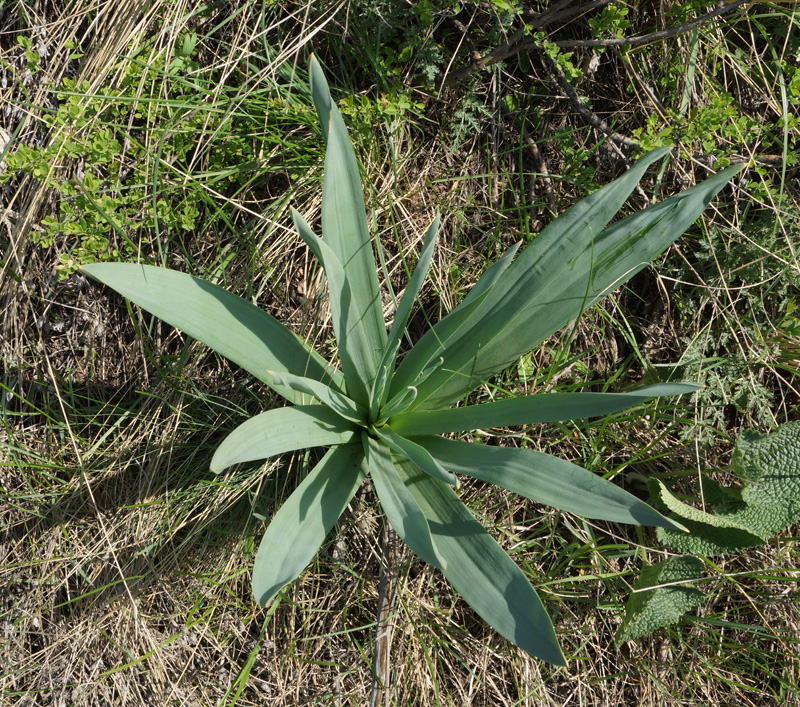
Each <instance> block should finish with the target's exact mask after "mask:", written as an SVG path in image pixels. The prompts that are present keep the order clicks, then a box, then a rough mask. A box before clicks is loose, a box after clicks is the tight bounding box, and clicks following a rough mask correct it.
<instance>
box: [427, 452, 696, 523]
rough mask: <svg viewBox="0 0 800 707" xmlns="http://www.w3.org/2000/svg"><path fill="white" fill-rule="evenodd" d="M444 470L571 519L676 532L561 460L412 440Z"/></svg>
mask: <svg viewBox="0 0 800 707" xmlns="http://www.w3.org/2000/svg"><path fill="white" fill-rule="evenodd" d="M412 441H414V442H417V443H418V444H420V445H421V446H423V447H425V449H427V450H428V451H429V452H430V453H431V456H433V458H434V459H436V460H437V461H438V462H439V463H440V464H441V465H442V466H443V467H445V468H446V469H448V470H450V471H452V472H453V473H455V474H465V475H467V476H472V477H473V478H476V479H481V480H482V481H486V482H488V483H490V484H495V485H497V486H500V487H501V488H504V489H507V490H508V491H513V492H514V493H517V494H519V495H521V496H525V497H526V498H530V499H532V500H534V501H538V502H539V503H544V504H546V505H548V506H552V507H553V508H558V509H559V510H562V511H568V512H569V513H577V514H578V515H582V516H586V517H587V518H598V519H601V520H608V521H612V522H615V523H632V524H634V525H650V526H660V527H667V528H675V527H679V528H680V525H678V524H677V523H675V522H673V521H671V520H669V519H668V518H665V517H664V516H662V515H661V514H660V513H659V512H658V511H656V510H655V509H654V508H652V507H650V506H649V505H647V504H646V503H645V502H644V501H642V500H640V499H638V498H636V496H633V495H632V494H630V493H628V492H627V491H625V490H623V489H621V488H619V487H618V486H616V485H614V484H612V483H611V482H610V481H607V480H606V479H604V478H603V477H601V476H598V475H597V474H593V473H592V472H591V471H588V470H586V469H584V468H583V467H580V466H577V465H575V464H572V463H570V462H568V461H566V460H564V459H559V458H558V457H554V456H551V455H549V454H543V453H542V452H537V451H533V450H529V449H514V448H511V447H495V446H489V445H484V444H469V443H467V442H457V441H454V440H451V439H445V438H444V437H414V438H412Z"/></svg>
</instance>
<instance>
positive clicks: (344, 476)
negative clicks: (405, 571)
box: [253, 444, 365, 606]
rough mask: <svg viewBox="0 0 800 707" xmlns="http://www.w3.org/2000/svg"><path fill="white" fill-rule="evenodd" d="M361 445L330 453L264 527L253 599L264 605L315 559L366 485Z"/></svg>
mask: <svg viewBox="0 0 800 707" xmlns="http://www.w3.org/2000/svg"><path fill="white" fill-rule="evenodd" d="M363 461H364V453H363V451H362V449H361V445H360V444H345V445H341V446H339V447H333V448H332V449H331V450H329V451H328V453H327V454H326V455H325V456H324V457H323V458H322V459H321V460H320V462H319V463H318V464H317V465H316V466H315V467H314V468H313V469H312V470H311V471H310V472H309V474H308V476H306V478H305V479H303V481H302V483H301V484H300V485H299V486H298V487H297V488H296V489H295V490H294V492H293V493H292V495H291V496H289V498H288V499H287V500H286V502H285V503H284V504H283V505H282V506H281V507H280V508H279V509H278V511H277V512H276V513H275V515H274V516H273V518H272V522H271V523H270V524H269V525H268V526H267V530H266V532H265V533H264V537H263V538H262V540H261V545H260V546H259V548H258V553H257V554H256V560H255V565H254V566H253V595H254V596H255V599H256V601H257V602H258V603H259V604H260V605H261V606H264V605H266V604H267V603H268V602H269V601H270V600H271V599H272V598H273V597H274V596H275V595H276V594H277V593H278V592H279V591H280V590H281V589H283V588H284V587H285V586H286V585H287V584H289V583H290V582H293V581H294V580H295V579H297V577H298V576H299V575H300V573H301V572H302V571H303V570H304V569H305V568H306V566H307V565H308V563H309V562H311V560H313V559H314V556H315V555H316V554H317V550H319V548H320V546H321V545H322V543H323V542H324V541H325V538H326V537H327V535H328V533H329V532H330V530H331V528H332V527H333V524H334V523H335V522H336V521H337V520H338V519H339V516H340V515H341V514H342V512H343V511H344V509H345V508H347V504H348V503H350V501H351V500H352V498H353V496H354V495H355V493H356V491H357V490H358V487H359V486H360V485H361V482H362V481H363V480H364V478H365V477H364V472H363V468H362V464H363Z"/></svg>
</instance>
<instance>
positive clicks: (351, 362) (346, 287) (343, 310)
mask: <svg viewBox="0 0 800 707" xmlns="http://www.w3.org/2000/svg"><path fill="white" fill-rule="evenodd" d="M292 220H293V221H294V225H295V228H296V229H297V233H298V234H299V235H300V237H301V238H302V239H303V241H304V242H305V243H306V245H307V246H308V247H309V248H310V249H311V252H312V253H314V255H315V256H316V258H317V260H319V262H320V264H321V265H322V267H323V269H324V270H325V277H326V279H327V281H328V295H329V299H330V305H331V317H332V319H333V331H334V333H335V334H336V341H337V342H339V358H340V359H341V362H342V371H343V372H344V377H345V380H346V381H347V390H348V393H349V394H350V395H351V396H352V397H353V398H354V399H355V400H357V401H358V402H359V403H360V404H362V405H366V404H367V401H368V399H369V395H368V388H367V382H366V379H365V376H364V371H365V370H368V369H369V368H370V367H371V366H372V355H371V354H370V353H369V347H370V346H371V342H370V341H369V340H368V339H366V338H364V334H365V332H366V329H365V328H364V327H363V326H362V323H361V318H362V317H363V314H364V312H363V310H360V309H359V308H358V302H357V301H356V300H355V298H354V297H353V293H352V288H351V286H350V281H349V280H348V279H347V276H346V275H345V272H344V266H343V265H342V263H341V262H340V261H339V258H338V257H337V256H336V253H334V252H333V249H331V248H330V247H329V246H328V244H327V243H325V241H323V240H322V239H320V238H317V236H316V235H315V234H314V232H313V231H312V230H311V226H309V225H308V223H306V221H305V219H304V218H303V217H302V216H301V215H300V213H299V212H297V211H295V210H294V209H292ZM342 342H348V343H349V345H347V346H344V345H342Z"/></svg>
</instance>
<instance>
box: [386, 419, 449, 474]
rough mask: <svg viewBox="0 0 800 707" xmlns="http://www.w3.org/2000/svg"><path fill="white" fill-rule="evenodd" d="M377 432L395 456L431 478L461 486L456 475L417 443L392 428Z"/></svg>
mask: <svg viewBox="0 0 800 707" xmlns="http://www.w3.org/2000/svg"><path fill="white" fill-rule="evenodd" d="M375 432H376V433H377V435H378V437H379V438H380V439H381V441H382V442H383V443H384V444H385V445H386V446H387V447H389V449H391V450H392V451H393V452H394V453H395V454H398V455H399V456H401V457H404V458H405V459H408V460H409V461H410V462H412V463H413V464H415V465H416V466H418V467H419V468H420V469H422V471H424V472H425V473H426V474H429V475H430V476H431V478H434V479H437V480H438V481H442V482H444V483H446V484H450V485H451V486H455V487H456V488H458V487H460V486H461V482H459V480H458V477H457V476H455V474H451V473H450V472H449V471H447V470H446V469H445V468H444V467H443V466H442V465H441V464H439V462H437V461H436V460H435V459H434V458H433V457H432V456H431V454H430V452H429V451H428V450H427V449H425V447H421V446H420V445H419V444H417V443H416V442H412V441H411V440H409V439H406V438H405V437H401V436H400V435H399V434H397V433H396V432H395V431H394V430H393V429H391V428H390V427H378V428H376V429H375Z"/></svg>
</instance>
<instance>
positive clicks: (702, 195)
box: [395, 150, 741, 409]
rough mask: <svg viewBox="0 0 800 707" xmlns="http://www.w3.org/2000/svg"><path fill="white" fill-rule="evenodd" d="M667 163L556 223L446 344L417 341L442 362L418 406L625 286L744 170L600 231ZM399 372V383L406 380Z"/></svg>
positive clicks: (444, 395) (461, 390)
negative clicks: (641, 180)
mask: <svg viewBox="0 0 800 707" xmlns="http://www.w3.org/2000/svg"><path fill="white" fill-rule="evenodd" d="M664 155H665V152H664V150H656V151H654V152H653V153H650V154H649V155H646V156H645V157H644V158H642V159H641V160H639V161H638V162H637V163H636V164H635V165H634V167H633V168H632V169H631V170H630V171H629V172H628V173H627V174H626V175H624V176H623V177H621V178H620V179H618V180H616V181H615V182H612V183H611V184H609V185H608V186H606V187H604V188H603V189H600V190H599V191H597V192H595V193H594V194H592V195H591V196H589V197H587V198H586V199H584V200H583V201H581V202H579V203H578V204H577V205H576V206H574V207H573V208H572V209H570V211H568V212H567V213H566V214H565V215H564V216H562V217H561V218H559V219H556V221H554V222H553V223H552V224H551V225H550V226H548V228H547V229H545V231H543V232H542V233H541V234H540V235H539V236H537V238H536V239H535V240H534V242H533V243H532V244H531V245H530V246H529V247H528V248H527V249H526V250H525V251H524V252H523V253H522V254H521V255H520V256H519V257H518V258H517V259H516V260H515V261H514V263H513V264H512V265H511V266H510V267H509V268H508V270H507V271H506V272H505V273H504V274H503V275H502V276H501V277H500V279H499V280H498V281H497V283H495V285H494V287H492V289H491V290H490V292H489V294H488V295H487V296H486V298H485V299H484V300H483V301H482V302H481V304H480V306H479V307H478V308H477V309H476V310H475V311H474V312H473V313H472V315H471V316H470V317H469V319H468V321H467V322H465V324H464V325H463V326H462V327H461V328H460V329H459V330H458V331H457V332H455V335H454V336H451V337H450V338H449V340H448V341H446V342H436V345H432V344H433V341H432V339H429V340H428V341H426V339H425V337H423V339H422V340H420V342H419V344H423V345H424V346H425V348H426V350H427V353H429V354H430V355H429V356H428V359H434V358H436V357H439V356H442V357H444V364H443V365H442V367H441V369H439V370H438V371H437V372H436V373H435V374H434V375H432V376H431V377H430V378H429V379H428V380H427V381H425V383H424V384H423V385H421V386H419V396H418V397H417V400H416V401H415V404H414V407H424V408H429V409H430V408H436V407H443V406H447V405H449V404H452V403H453V402H455V401H456V400H458V399H460V398H461V397H463V396H464V395H465V394H466V393H467V392H468V391H470V390H472V389H473V388H474V387H475V386H476V385H478V384H479V383H480V382H481V381H483V380H486V378H488V377H490V376H491V375H494V374H495V373H497V372H498V371H500V370H502V368H503V367H505V366H507V365H508V364H509V363H511V362H513V361H515V360H517V359H518V358H519V356H520V355H522V354H523V353H525V352H527V351H530V350H531V349H532V348H533V347H535V346H536V345H538V344H539V343H540V342H541V341H543V340H544V339H545V338H546V337H548V336H549V335H551V334H552V333H554V332H555V331H557V330H558V329H560V328H561V327H563V326H564V325H566V324H567V323H568V322H569V321H570V320H571V319H573V318H574V317H576V316H578V315H579V314H580V313H581V312H582V311H584V310H585V309H586V308H587V307H590V306H592V305H593V304H594V303H595V302H597V301H598V300H599V299H601V298H602V297H604V296H605V295H606V294H608V293H609V292H610V291H611V290H613V289H614V288H616V287H618V286H619V285H621V284H622V283H623V282H625V281H626V280H628V279H629V278H630V277H632V276H633V275H634V274H636V273H637V272H638V271H639V270H641V269H642V268H643V267H645V265H646V264H647V263H649V262H650V261H652V260H653V258H655V257H656V255H658V253H660V252H662V251H663V250H664V249H665V248H666V247H667V246H669V245H670V244H671V243H672V242H673V241H674V240H675V239H676V238H678V237H679V236H680V235H681V234H682V233H683V232H684V231H685V230H686V229H687V228H688V227H689V226H690V225H691V224H692V223H693V222H694V221H695V220H696V219H697V217H698V216H699V215H700V214H701V213H702V211H703V210H704V209H705V207H706V206H707V205H708V203H709V202H710V200H711V199H712V198H713V196H714V195H715V194H716V193H717V192H719V191H720V190H721V189H722V188H723V187H724V186H725V185H726V184H727V183H728V181H729V180H730V178H731V177H732V176H733V175H734V174H735V173H736V172H738V171H739V170H740V169H741V165H734V166H732V167H729V168H727V169H725V170H722V171H721V172H720V173H719V174H717V175H715V176H713V177H711V178H710V179H707V180H706V181H705V182H703V183H702V184H699V185H697V186H696V187H692V188H691V189H687V190H686V191H685V192H682V193H681V194H678V195H677V196H674V197H670V198H669V199H667V200H665V201H663V202H661V203H659V204H656V205H655V206H651V207H649V208H647V209H645V210H644V211H640V212H639V213H637V214H635V215H633V216H630V217H628V218H626V219H623V220H622V221H620V222H618V223H616V224H614V225H613V226H611V227H610V228H607V229H606V230H604V231H602V232H601V230H600V229H601V228H602V226H603V225H604V224H605V223H606V222H607V221H608V219H609V218H610V217H611V216H612V215H613V214H614V213H615V212H616V210H617V209H618V208H619V206H620V205H621V204H622V202H623V201H624V199H625V198H626V197H627V195H628V193H629V192H630V190H631V189H632V188H633V186H634V185H635V184H636V182H637V181H638V179H639V177H641V175H642V174H643V173H644V170H645V168H646V167H647V166H648V165H649V164H650V163H651V162H653V161H654V160H655V159H658V158H659V157H663V156H664ZM426 336H427V335H426ZM419 344H418V345H419ZM403 363H405V361H404V362H403ZM400 368H401V369H402V364H401V367H400ZM399 373H400V371H398V374H397V375H396V376H395V384H396V385H398V384H402V383H403V382H404V381H405V378H406V377H407V376H408V374H405V375H404V376H402V377H400V376H399ZM409 373H410V374H413V371H410V372H409Z"/></svg>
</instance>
